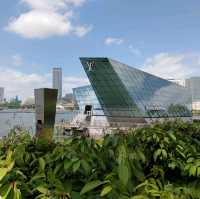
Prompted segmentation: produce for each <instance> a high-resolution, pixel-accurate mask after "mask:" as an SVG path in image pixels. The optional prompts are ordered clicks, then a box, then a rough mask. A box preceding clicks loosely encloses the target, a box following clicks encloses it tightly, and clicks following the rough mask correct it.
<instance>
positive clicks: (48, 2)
mask: <svg viewBox="0 0 200 199" xmlns="http://www.w3.org/2000/svg"><path fill="white" fill-rule="evenodd" d="M84 2H85V0H22V3H26V4H28V5H29V6H30V7H31V8H32V9H40V10H41V9H42V10H60V9H66V8H68V7H69V6H81V5H82V4H83V3H84Z"/></svg>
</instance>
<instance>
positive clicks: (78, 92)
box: [73, 85, 104, 116]
mask: <svg viewBox="0 0 200 199" xmlns="http://www.w3.org/2000/svg"><path fill="white" fill-rule="evenodd" d="M73 96H74V100H75V102H76V104H77V106H78V108H79V110H80V111H82V112H85V111H86V107H87V106H88V107H89V106H92V107H91V109H90V111H91V114H92V115H95V116H98V115H104V112H103V110H102V108H101V105H100V103H99V101H98V99H97V97H96V95H95V92H94V90H93V88H92V86H90V85H88V86H82V87H78V88H74V89H73Z"/></svg>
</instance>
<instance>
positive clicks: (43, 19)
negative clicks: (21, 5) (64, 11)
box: [7, 10, 72, 39]
mask: <svg viewBox="0 0 200 199" xmlns="http://www.w3.org/2000/svg"><path fill="white" fill-rule="evenodd" d="M7 29H8V30H9V31H11V32H15V33H18V34H20V35H21V36H23V37H25V38H40V39H42V38H46V37H50V36H53V35H65V34H69V32H70V31H71V29H72V26H71V22H70V21H69V20H67V19H66V18H65V17H64V16H63V15H60V14H58V13H54V12H49V11H45V12H44V11H39V10H33V11H30V12H28V13H24V14H22V15H20V17H19V18H16V19H14V20H13V21H12V22H11V23H10V24H9V26H8V27H7Z"/></svg>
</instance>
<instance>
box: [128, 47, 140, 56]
mask: <svg viewBox="0 0 200 199" xmlns="http://www.w3.org/2000/svg"><path fill="white" fill-rule="evenodd" d="M129 50H130V52H131V53H132V54H134V55H136V56H141V54H142V53H141V51H140V50H139V49H138V48H135V47H134V46H133V45H129Z"/></svg>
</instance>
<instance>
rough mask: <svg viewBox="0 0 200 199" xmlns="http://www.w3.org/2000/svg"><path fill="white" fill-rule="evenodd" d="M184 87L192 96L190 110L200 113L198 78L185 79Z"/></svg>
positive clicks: (199, 82) (199, 83) (199, 78)
mask: <svg viewBox="0 0 200 199" xmlns="http://www.w3.org/2000/svg"><path fill="white" fill-rule="evenodd" d="M185 85H186V87H187V88H189V89H190V91H191V94H192V108H193V110H194V111H200V77H191V78H189V79H186V81H185Z"/></svg>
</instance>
